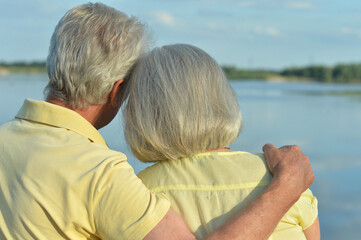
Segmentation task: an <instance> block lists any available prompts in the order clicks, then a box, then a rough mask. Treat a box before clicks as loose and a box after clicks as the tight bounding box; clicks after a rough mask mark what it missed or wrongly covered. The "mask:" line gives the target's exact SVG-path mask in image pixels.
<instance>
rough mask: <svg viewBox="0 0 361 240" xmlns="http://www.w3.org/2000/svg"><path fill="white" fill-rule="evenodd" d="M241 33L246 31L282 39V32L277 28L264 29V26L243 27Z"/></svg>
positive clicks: (240, 28)
mask: <svg viewBox="0 0 361 240" xmlns="http://www.w3.org/2000/svg"><path fill="white" fill-rule="evenodd" d="M238 29H239V30H241V31H246V32H248V33H251V34H256V35H264V36H270V37H280V36H281V35H282V34H281V32H280V31H279V30H278V29H277V28H275V27H269V26H268V27H264V26H254V25H242V26H240V27H239V28H238Z"/></svg>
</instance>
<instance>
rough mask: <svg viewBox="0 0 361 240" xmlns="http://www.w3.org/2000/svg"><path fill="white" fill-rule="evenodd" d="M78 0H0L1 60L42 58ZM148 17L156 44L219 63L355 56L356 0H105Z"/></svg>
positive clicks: (309, 61) (293, 62)
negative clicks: (196, 50)
mask: <svg viewBox="0 0 361 240" xmlns="http://www.w3.org/2000/svg"><path fill="white" fill-rule="evenodd" d="M86 2H87V1H78V0H53V1H49V0H12V1H9V0H0V61H5V62H14V61H43V60H45V59H46V56H47V53H48V48H49V42H50V37H51V34H52V32H53V30H54V28H55V25H56V24H57V22H58V21H59V20H60V18H61V17H62V16H63V15H64V14H65V12H66V11H67V10H69V9H70V8H72V7H74V6H76V5H80V4H83V3H86ZM102 2H103V3H104V4H106V5H109V6H111V7H114V8H116V9H118V10H120V11H122V12H125V13H126V14H128V15H132V16H136V17H138V18H139V19H140V20H141V21H143V22H145V23H147V25H148V26H149V28H150V29H151V31H152V32H153V35H154V39H155V46H161V45H165V44H173V43H188V44H192V45H195V46H197V47H200V48H202V49H203V50H205V51H206V52H208V53H209V54H210V55H211V56H212V57H213V58H215V59H216V61H217V62H218V63H219V64H221V65H232V66H236V67H238V68H251V69H269V70H281V69H284V68H288V67H292V66H300V67H302V66H308V65H316V64H317V65H319V64H321V65H328V66H334V65H335V64H338V63H361V14H360V12H361V1H360V0H345V1H339V0H312V1H311V0H128V1H125V0H117V1H115V0H113V1H112V0H109V1H102Z"/></svg>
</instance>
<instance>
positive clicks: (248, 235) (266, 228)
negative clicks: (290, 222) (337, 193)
mask: <svg viewBox="0 0 361 240" xmlns="http://www.w3.org/2000/svg"><path fill="white" fill-rule="evenodd" d="M298 198H299V195H298V194H295V193H293V194H289V193H287V190H286V189H284V187H283V186H282V185H281V181H280V180H278V179H274V180H273V181H272V182H271V184H270V185H269V186H268V187H267V189H266V190H265V191H264V192H263V193H262V194H261V195H260V196H259V197H258V198H257V199H255V200H254V201H253V202H252V203H250V204H249V205H248V206H247V207H246V208H244V209H243V210H242V211H241V212H239V213H238V214H237V215H235V216H234V217H232V218H231V219H229V220H228V221H227V222H226V223H225V224H224V225H223V226H221V227H220V228H218V229H217V230H216V231H214V232H213V233H211V234H210V235H208V236H207V237H206V238H205V239H206V240H213V239H242V240H255V239H257V240H260V239H268V237H269V236H270V235H271V234H272V232H273V230H274V229H275V228H276V226H277V224H278V223H279V221H280V220H281V218H282V216H283V215H284V214H285V213H286V212H287V211H288V209H289V208H290V207H291V206H292V205H293V204H294V203H295V202H296V201H297V199H298Z"/></svg>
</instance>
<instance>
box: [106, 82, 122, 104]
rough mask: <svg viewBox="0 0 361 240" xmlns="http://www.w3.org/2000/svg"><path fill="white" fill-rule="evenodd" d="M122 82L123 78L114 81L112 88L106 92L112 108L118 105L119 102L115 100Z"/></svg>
mask: <svg viewBox="0 0 361 240" xmlns="http://www.w3.org/2000/svg"><path fill="white" fill-rule="evenodd" d="M123 82H124V78H123V79H120V80H118V81H116V82H115V83H114V85H113V88H112V90H111V91H110V93H109V94H108V101H109V103H110V104H111V105H112V107H114V108H115V107H117V106H118V105H119V103H118V102H117V100H118V99H119V96H118V94H119V93H120V88H121V85H122V83H123Z"/></svg>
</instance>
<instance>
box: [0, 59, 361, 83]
mask: <svg viewBox="0 0 361 240" xmlns="http://www.w3.org/2000/svg"><path fill="white" fill-rule="evenodd" d="M222 69H223V71H224V73H225V75H226V77H227V79H229V80H235V81H241V80H252V79H264V80H267V81H273V82H286V81H287V82H289V81H313V82H321V83H361V64H338V65H336V66H334V67H327V66H321V65H314V66H308V67H291V68H286V69H284V70H281V71H272V70H264V69H260V70H257V69H256V70H254V69H239V68H236V67H234V66H222ZM10 73H46V64H45V62H30V63H28V62H14V63H3V62H0V75H7V74H10Z"/></svg>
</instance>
